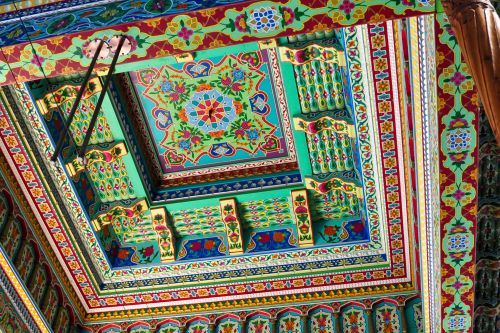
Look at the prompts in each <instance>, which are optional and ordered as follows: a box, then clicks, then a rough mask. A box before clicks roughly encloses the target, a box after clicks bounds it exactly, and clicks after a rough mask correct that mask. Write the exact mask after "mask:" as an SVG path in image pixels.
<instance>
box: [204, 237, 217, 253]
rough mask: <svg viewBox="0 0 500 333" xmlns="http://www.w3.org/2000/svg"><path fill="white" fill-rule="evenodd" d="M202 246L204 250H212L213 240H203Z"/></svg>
mask: <svg viewBox="0 0 500 333" xmlns="http://www.w3.org/2000/svg"><path fill="white" fill-rule="evenodd" d="M203 247H204V248H205V250H209V251H210V250H213V248H214V247H215V242H214V241H213V240H212V239H209V240H207V241H206V242H205V244H203Z"/></svg>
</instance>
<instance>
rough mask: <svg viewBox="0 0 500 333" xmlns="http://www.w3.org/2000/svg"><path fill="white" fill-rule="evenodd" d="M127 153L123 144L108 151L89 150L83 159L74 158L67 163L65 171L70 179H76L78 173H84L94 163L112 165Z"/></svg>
mask: <svg viewBox="0 0 500 333" xmlns="http://www.w3.org/2000/svg"><path fill="white" fill-rule="evenodd" d="M127 153H128V150H127V147H126V146H125V143H123V142H118V143H116V144H115V145H113V146H112V147H111V148H110V149H98V148H95V149H91V150H89V151H87V152H86V153H85V158H84V159H81V158H75V159H73V160H72V161H71V162H69V163H67V164H66V169H67V170H68V173H69V175H70V176H71V178H73V179H75V178H78V175H79V174H80V172H82V171H84V170H85V168H87V167H88V166H90V165H92V164H94V163H96V162H102V163H112V162H114V161H116V160H118V159H119V158H122V157H123V156H125V155H127Z"/></svg>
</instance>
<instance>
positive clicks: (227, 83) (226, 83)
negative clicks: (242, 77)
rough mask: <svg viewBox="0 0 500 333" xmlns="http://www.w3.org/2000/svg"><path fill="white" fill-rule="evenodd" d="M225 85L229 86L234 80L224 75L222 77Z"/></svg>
mask: <svg viewBox="0 0 500 333" xmlns="http://www.w3.org/2000/svg"><path fill="white" fill-rule="evenodd" d="M221 82H222V84H223V85H225V86H228V85H230V84H231V82H233V81H232V80H231V78H230V77H229V76H223V77H222V79H221Z"/></svg>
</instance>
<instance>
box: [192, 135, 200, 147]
mask: <svg viewBox="0 0 500 333" xmlns="http://www.w3.org/2000/svg"><path fill="white" fill-rule="evenodd" d="M191 142H192V143H193V144H195V145H196V144H198V143H200V142H201V138H200V137H199V136H198V135H193V137H192V138H191Z"/></svg>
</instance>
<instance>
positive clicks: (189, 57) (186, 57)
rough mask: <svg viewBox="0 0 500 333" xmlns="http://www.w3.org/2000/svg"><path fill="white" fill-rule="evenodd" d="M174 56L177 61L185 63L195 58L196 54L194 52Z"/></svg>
mask: <svg viewBox="0 0 500 333" xmlns="http://www.w3.org/2000/svg"><path fill="white" fill-rule="evenodd" d="M174 58H175V61H177V63H184V62H188V61H193V60H194V56H193V54H192V53H181V54H176V55H174Z"/></svg>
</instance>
